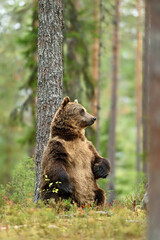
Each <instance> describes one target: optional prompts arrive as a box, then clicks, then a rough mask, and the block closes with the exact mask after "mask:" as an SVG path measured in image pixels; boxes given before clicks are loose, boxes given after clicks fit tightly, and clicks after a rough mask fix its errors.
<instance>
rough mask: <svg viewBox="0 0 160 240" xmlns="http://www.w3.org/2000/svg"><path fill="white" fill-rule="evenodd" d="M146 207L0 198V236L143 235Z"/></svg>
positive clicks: (76, 239) (114, 239)
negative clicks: (79, 204) (48, 202)
mask: <svg viewBox="0 0 160 240" xmlns="http://www.w3.org/2000/svg"><path fill="white" fill-rule="evenodd" d="M146 225H147V214H146V211H144V210H141V209H140V207H139V206H133V205H130V204H127V203H125V202H117V201H115V202H114V205H113V206H109V205H105V206H104V207H99V208H97V207H94V206H83V207H80V208H78V207H77V206H75V205H71V204H70V203H69V202H68V201H66V202H63V203H62V202H61V203H59V204H57V205H56V204H55V203H53V202H52V203H50V205H47V206H45V205H43V204H42V203H41V202H39V203H37V204H34V203H33V202H32V199H26V200H25V203H23V204H15V203H13V202H12V201H9V200H7V199H6V198H4V199H2V200H1V202H0V239H3V240H6V239H7V240H18V239H20V240H23V239H33V240H39V239H45V240H48V239H52V240H54V239H60V240H63V239H71V240H73V239H74V240H79V239H88V240H89V239H95V240H96V239H97V240H101V239H112V240H117V239H118V240H121V239H122V240H127V239H139V240H143V239H145V235H146Z"/></svg>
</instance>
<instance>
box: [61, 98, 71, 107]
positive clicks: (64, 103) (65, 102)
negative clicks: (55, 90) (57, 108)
mask: <svg viewBox="0 0 160 240" xmlns="http://www.w3.org/2000/svg"><path fill="white" fill-rule="evenodd" d="M70 101H71V100H70V98H69V97H68V96H67V97H65V98H64V99H63V102H62V104H61V106H62V107H65V106H66V105H67V103H69V102H70Z"/></svg>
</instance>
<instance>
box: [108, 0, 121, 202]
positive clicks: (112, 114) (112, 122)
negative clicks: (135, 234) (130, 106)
mask: <svg viewBox="0 0 160 240" xmlns="http://www.w3.org/2000/svg"><path fill="white" fill-rule="evenodd" d="M119 23H120V0H115V17H114V30H113V31H114V32H113V63H112V64H113V67H112V89H111V108H110V120H109V146H108V157H109V159H110V161H111V174H110V180H109V184H108V189H109V190H110V196H109V199H108V201H109V202H111V203H112V202H113V200H114V197H115V196H114V195H115V194H114V192H115V186H114V177H115V151H116V146H115V138H116V133H115V132H116V116H117V89H118V72H119Z"/></svg>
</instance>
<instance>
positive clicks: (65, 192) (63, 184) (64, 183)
mask: <svg viewBox="0 0 160 240" xmlns="http://www.w3.org/2000/svg"><path fill="white" fill-rule="evenodd" d="M57 187H58V189H59V194H60V195H62V196H65V197H70V196H71V195H72V185H71V184H70V181H69V179H68V177H67V176H61V178H59V179H58V181H57Z"/></svg>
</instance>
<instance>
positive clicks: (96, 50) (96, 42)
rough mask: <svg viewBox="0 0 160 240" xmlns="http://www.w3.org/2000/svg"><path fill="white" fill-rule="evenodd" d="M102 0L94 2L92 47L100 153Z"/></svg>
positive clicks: (94, 99) (93, 110)
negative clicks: (94, 28)
mask: <svg viewBox="0 0 160 240" xmlns="http://www.w3.org/2000/svg"><path fill="white" fill-rule="evenodd" d="M99 5H100V0H94V16H93V19H94V21H95V24H96V30H95V35H96V36H95V37H94V42H93V47H92V78H93V83H94V96H93V100H92V114H93V115H94V116H96V118H97V121H96V123H95V125H94V126H95V129H96V148H97V151H99V99H98V98H99V93H98V91H99V90H98V82H99V72H100V70H99V67H100V66H99V62H100V59H99V58H100V42H99V41H100V37H99V36H98V35H99V32H100V21H99V20H100V8H99Z"/></svg>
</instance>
